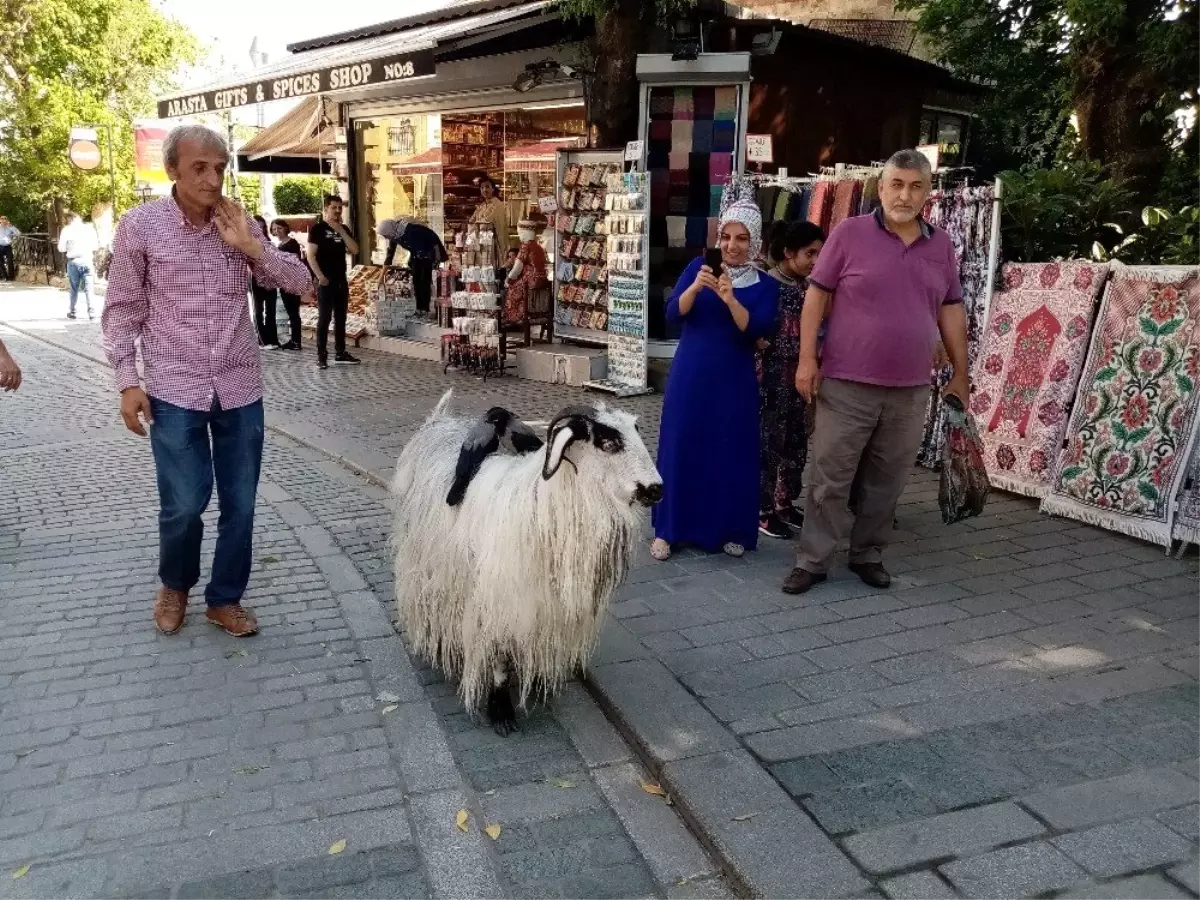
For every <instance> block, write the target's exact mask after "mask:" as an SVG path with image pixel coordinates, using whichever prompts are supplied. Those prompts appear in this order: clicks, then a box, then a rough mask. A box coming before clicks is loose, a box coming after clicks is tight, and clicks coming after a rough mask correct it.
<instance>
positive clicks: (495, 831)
mask: <svg viewBox="0 0 1200 900" xmlns="http://www.w3.org/2000/svg"><path fill="white" fill-rule="evenodd" d="M483 830H484V831H485V832H487V836H488V837H490V838H491V839H492V840H493V841H498V840H500V832H501V831H503V829H502V828H501V827H500V826H499V825H489V826H488V827H487V828H485V829H483Z"/></svg>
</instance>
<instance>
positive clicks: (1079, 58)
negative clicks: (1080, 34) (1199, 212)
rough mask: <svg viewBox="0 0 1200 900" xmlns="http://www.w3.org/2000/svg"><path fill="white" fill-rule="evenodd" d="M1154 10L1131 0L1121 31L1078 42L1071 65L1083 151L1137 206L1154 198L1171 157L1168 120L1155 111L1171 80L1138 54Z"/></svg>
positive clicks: (1143, 0) (1139, 206)
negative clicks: (1143, 28)
mask: <svg viewBox="0 0 1200 900" xmlns="http://www.w3.org/2000/svg"><path fill="white" fill-rule="evenodd" d="M1155 8H1156V7H1155V4H1153V3H1147V2H1146V0H1130V2H1128V3H1127V4H1126V16H1125V22H1124V24H1123V27H1122V28H1121V30H1120V32H1119V34H1118V35H1116V37H1115V38H1114V39H1112V40H1105V39H1101V38H1097V39H1094V40H1092V41H1091V42H1090V43H1089V44H1087V45H1083V46H1079V47H1078V48H1077V49H1076V50H1075V53H1074V60H1073V66H1072V67H1073V69H1074V74H1075V89H1074V97H1073V99H1074V108H1075V113H1076V116H1077V117H1078V122H1079V138H1080V145H1081V148H1082V150H1083V153H1084V155H1085V156H1087V158H1088V159H1092V160H1095V161H1096V162H1098V163H1100V164H1101V165H1103V166H1104V167H1105V169H1106V170H1107V172H1108V174H1109V175H1110V176H1112V177H1113V178H1114V179H1115V180H1117V181H1119V182H1122V183H1123V184H1124V185H1125V186H1126V187H1127V188H1128V189H1129V190H1130V191H1131V192H1132V193H1133V196H1134V199H1135V201H1136V202H1137V203H1138V204H1139V205H1138V209H1141V207H1142V206H1144V205H1146V204H1148V203H1149V202H1151V200H1152V199H1153V197H1154V193H1155V189H1156V188H1157V186H1158V184H1159V182H1160V181H1162V177H1163V173H1164V172H1165V171H1166V167H1167V162H1168V159H1169V158H1170V149H1169V148H1168V146H1167V142H1166V128H1165V123H1164V122H1163V119H1162V115H1161V114H1160V112H1159V111H1158V110H1157V109H1156V105H1157V103H1158V100H1159V98H1160V97H1161V96H1162V95H1163V93H1164V92H1165V91H1166V90H1167V81H1166V78H1165V76H1164V73H1162V72H1161V71H1159V70H1158V69H1157V68H1155V67H1153V66H1148V65H1147V64H1146V62H1145V60H1143V59H1141V58H1140V57H1139V54H1138V49H1139V48H1138V27H1139V25H1141V24H1142V23H1143V22H1144V21H1146V19H1147V18H1148V16H1150V15H1154V10H1155Z"/></svg>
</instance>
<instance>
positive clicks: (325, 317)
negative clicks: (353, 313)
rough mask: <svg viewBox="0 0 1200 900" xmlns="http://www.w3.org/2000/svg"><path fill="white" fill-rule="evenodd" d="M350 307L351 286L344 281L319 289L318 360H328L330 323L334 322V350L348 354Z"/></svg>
mask: <svg viewBox="0 0 1200 900" xmlns="http://www.w3.org/2000/svg"><path fill="white" fill-rule="evenodd" d="M349 305H350V286H349V285H348V284H346V282H344V281H339V282H333V281H331V282H330V283H329V284H327V285H323V286H320V287H318V288H317V359H319V360H323V359H327V358H328V355H329V354H328V348H329V321H330V319H332V320H333V350H334V352H335V353H336V354H338V355H339V356H340V355H341V354H343V353H345V352H346V310H347V307H348V306H349Z"/></svg>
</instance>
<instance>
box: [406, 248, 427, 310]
mask: <svg viewBox="0 0 1200 900" xmlns="http://www.w3.org/2000/svg"><path fill="white" fill-rule="evenodd" d="M408 268H409V269H410V270H411V271H412V279H413V296H415V297H416V298H417V312H425V313H427V312H429V305H430V302H431V301H432V299H433V260H432V259H421V258H420V257H417V256H413V257H412V258H411V259H409V261H408Z"/></svg>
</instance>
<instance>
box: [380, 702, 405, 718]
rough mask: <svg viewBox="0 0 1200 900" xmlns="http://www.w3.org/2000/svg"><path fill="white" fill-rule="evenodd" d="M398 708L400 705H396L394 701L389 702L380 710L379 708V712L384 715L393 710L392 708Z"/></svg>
mask: <svg viewBox="0 0 1200 900" xmlns="http://www.w3.org/2000/svg"><path fill="white" fill-rule="evenodd" d="M399 708H400V707H398V706H397V705H396V704H395V703H389V704H388V705H387V706H385V707H384V708H383V709H382V710H380V714H381V715H385V716H386V715H387V714H388V713H390V712H393V711H394V710H397V709H399Z"/></svg>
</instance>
